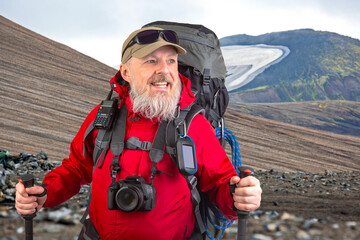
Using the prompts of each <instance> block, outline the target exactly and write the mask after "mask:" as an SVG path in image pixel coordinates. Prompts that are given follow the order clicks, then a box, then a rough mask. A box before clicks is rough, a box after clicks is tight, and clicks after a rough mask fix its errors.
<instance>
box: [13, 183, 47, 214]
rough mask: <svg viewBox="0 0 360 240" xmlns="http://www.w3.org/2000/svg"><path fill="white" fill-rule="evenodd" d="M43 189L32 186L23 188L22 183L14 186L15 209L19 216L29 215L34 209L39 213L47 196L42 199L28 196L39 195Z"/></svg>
mask: <svg viewBox="0 0 360 240" xmlns="http://www.w3.org/2000/svg"><path fill="white" fill-rule="evenodd" d="M43 192H44V188H43V187H41V186H37V185H34V186H33V187H30V188H25V187H24V185H23V184H22V183H18V184H16V199H15V208H16V210H17V212H18V213H19V214H21V215H29V214H33V213H34V212H35V208H36V209H37V211H39V210H40V209H41V208H42V206H43V205H44V203H45V201H46V198H47V195H45V196H43V197H36V196H29V194H41V193H43Z"/></svg>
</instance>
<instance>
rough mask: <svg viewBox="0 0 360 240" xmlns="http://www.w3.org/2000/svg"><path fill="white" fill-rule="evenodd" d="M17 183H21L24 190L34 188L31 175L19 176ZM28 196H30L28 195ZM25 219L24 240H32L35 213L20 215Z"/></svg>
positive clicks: (33, 180)
mask: <svg viewBox="0 0 360 240" xmlns="http://www.w3.org/2000/svg"><path fill="white" fill-rule="evenodd" d="M19 182H21V183H22V184H23V185H24V187H25V188H29V187H32V186H34V182H35V179H34V176H33V175H31V174H25V175H23V176H21V178H20V179H19ZM29 196H32V195H31V194H29ZM21 216H22V217H23V218H24V219H25V239H26V240H32V239H33V218H34V217H36V211H35V212H34V213H32V214H28V215H21Z"/></svg>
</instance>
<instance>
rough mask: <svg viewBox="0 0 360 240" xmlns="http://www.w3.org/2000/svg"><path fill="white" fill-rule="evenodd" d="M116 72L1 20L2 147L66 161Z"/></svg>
mask: <svg viewBox="0 0 360 240" xmlns="http://www.w3.org/2000/svg"><path fill="white" fill-rule="evenodd" d="M115 73H116V70H114V69H113V68H110V67H108V66H106V65H104V64H102V63H100V62H98V61H96V60H94V59H92V58H90V57H87V56H85V55H83V54H81V53H79V52H77V51H75V50H73V49H71V48H69V47H67V46H65V45H62V44H59V43H57V42H54V41H52V40H50V39H48V38H45V37H43V36H41V35H39V34H37V33H34V32H32V31H29V30H27V29H25V28H23V27H21V26H19V25H17V24H15V23H13V22H11V21H9V20H8V19H6V18H4V17H2V16H0V98H1V101H0V107H1V115H0V149H6V150H9V151H11V152H12V153H19V152H28V153H33V154H36V153H38V152H40V151H41V150H44V151H46V152H47V153H48V154H49V157H50V158H51V159H56V160H60V159H62V158H63V157H64V156H66V155H68V152H69V142H70V141H71V140H72V138H73V137H74V134H75V133H76V132H77V130H78V129H79V127H80V125H81V123H82V121H83V120H84V118H85V117H86V115H87V114H88V113H89V112H90V111H91V109H92V108H93V107H94V106H95V105H96V104H98V103H99V102H100V100H101V99H102V98H104V97H106V95H107V92H108V90H109V89H110V88H109V85H108V83H107V82H108V80H109V79H110V78H111V77H112V76H114V74H115Z"/></svg>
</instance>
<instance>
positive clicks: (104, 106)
mask: <svg viewBox="0 0 360 240" xmlns="http://www.w3.org/2000/svg"><path fill="white" fill-rule="evenodd" d="M116 109H117V100H104V101H102V102H101V104H100V107H99V109H98V111H97V114H96V117H95V120H94V127H95V128H97V129H109V128H110V127H111V124H112V122H113V121H112V120H113V117H114V116H115V111H116Z"/></svg>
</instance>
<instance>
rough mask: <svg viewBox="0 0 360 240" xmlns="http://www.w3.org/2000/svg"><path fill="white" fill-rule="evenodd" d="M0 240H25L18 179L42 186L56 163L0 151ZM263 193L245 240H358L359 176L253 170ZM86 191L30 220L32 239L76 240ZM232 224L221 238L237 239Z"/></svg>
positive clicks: (347, 173) (43, 157)
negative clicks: (34, 179) (26, 178)
mask: <svg viewBox="0 0 360 240" xmlns="http://www.w3.org/2000/svg"><path fill="white" fill-rule="evenodd" d="M0 156H1V158H0V159H1V160H0V187H1V192H0V226H1V227H0V239H1V240H3V239H13V240H15V239H24V234H25V233H24V220H23V219H22V218H21V217H20V216H19V215H18V214H17V213H16V211H15V209H14V193H15V188H14V187H15V184H16V182H17V179H18V178H19V176H21V175H22V174H24V173H32V174H34V175H35V176H36V177H37V181H38V182H41V180H42V178H43V177H44V175H45V174H46V173H47V172H48V171H49V170H51V169H53V168H54V167H56V166H57V165H59V164H60V163H59V162H51V161H49V160H48V159H47V155H46V153H44V152H41V153H39V154H37V155H30V154H19V155H18V156H11V155H10V154H9V153H8V152H6V151H1V152H0ZM255 175H256V177H257V178H258V179H260V181H261V183H262V189H263V200H262V206H261V207H260V209H259V210H257V211H255V212H252V213H251V214H250V216H249V218H248V225H247V227H248V231H247V235H248V238H247V239H250V240H251V239H253V240H270V239H284V240H285V239H286V240H290V239H299V240H300V239H303V240H305V239H319V240H321V239H323V240H345V239H349V240H358V239H360V192H359V188H360V172H359V171H353V172H331V171H325V172H323V173H318V174H314V173H308V172H279V171H276V170H270V171H268V170H267V171H264V170H263V171H255ZM87 191H88V186H84V187H82V189H81V191H80V192H79V194H77V195H76V196H74V197H73V198H72V199H71V200H69V201H68V202H67V203H64V204H62V205H61V206H58V207H56V208H50V209H43V210H41V211H40V212H39V213H37V217H36V218H35V220H34V239H39V240H40V239H76V236H77V234H78V233H79V231H80V229H81V224H80V223H79V220H80V218H81V216H82V213H83V212H84V210H85V202H86V197H87ZM236 230H237V229H236V222H235V223H234V224H233V225H232V227H231V228H229V229H228V230H227V231H226V233H225V236H224V239H236Z"/></svg>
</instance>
